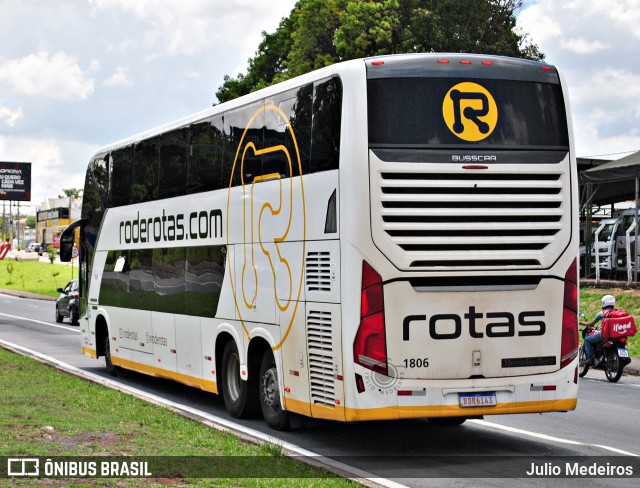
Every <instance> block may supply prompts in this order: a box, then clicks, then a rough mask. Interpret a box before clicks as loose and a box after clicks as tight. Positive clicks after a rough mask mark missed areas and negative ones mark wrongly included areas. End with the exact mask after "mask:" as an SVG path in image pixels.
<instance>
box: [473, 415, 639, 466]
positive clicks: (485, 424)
mask: <svg viewBox="0 0 640 488" xmlns="http://www.w3.org/2000/svg"><path fill="white" fill-rule="evenodd" d="M468 422H473V423H474V424H477V425H481V426H483V427H486V428H488V429H496V430H504V431H506V432H511V433H513V434H520V435H526V436H529V437H535V438H536V439H542V440H545V441H550V442H558V443H560V444H571V445H574V446H591V447H597V448H599V449H604V450H605V451H611V452H615V453H616V454H622V455H624V456H633V457H640V455H639V454H634V453H632V452H629V451H623V450H622V449H618V448H616V447H610V446H603V445H600V444H589V443H586V442H578V441H572V440H570V439H562V438H561V437H554V436H550V435H546V434H539V433H538V432H531V431H530V430H524V429H518V428H516V427H509V426H507V425H500V424H496V423H494V422H487V421H486V420H474V419H472V420H468Z"/></svg>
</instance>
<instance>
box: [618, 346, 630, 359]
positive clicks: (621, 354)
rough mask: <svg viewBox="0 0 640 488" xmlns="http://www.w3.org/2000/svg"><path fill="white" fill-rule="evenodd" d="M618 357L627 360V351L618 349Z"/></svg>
mask: <svg viewBox="0 0 640 488" xmlns="http://www.w3.org/2000/svg"><path fill="white" fill-rule="evenodd" d="M618 356H619V357H621V358H628V357H629V351H627V350H626V349H625V348H624V347H620V348H618Z"/></svg>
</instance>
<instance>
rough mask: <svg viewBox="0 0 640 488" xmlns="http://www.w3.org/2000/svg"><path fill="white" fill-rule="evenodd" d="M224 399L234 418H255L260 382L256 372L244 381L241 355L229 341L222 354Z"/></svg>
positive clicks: (257, 410)
mask: <svg viewBox="0 0 640 488" xmlns="http://www.w3.org/2000/svg"><path fill="white" fill-rule="evenodd" d="M220 379H221V382H222V385H221V390H222V399H223V400H224V405H225V407H226V409H227V412H228V413H229V415H231V416H232V417H234V418H237V419H240V418H248V417H255V416H256V415H257V414H258V412H259V407H258V382H257V377H256V374H255V372H252V374H250V375H249V379H248V380H247V381H244V380H243V379H242V378H241V377H240V354H239V353H238V347H237V346H236V343H235V342H234V341H229V342H228V343H227V344H226V346H225V348H224V353H223V354H222V377H221V378H220Z"/></svg>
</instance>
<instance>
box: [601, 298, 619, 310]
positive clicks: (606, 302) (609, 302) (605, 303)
mask: <svg viewBox="0 0 640 488" xmlns="http://www.w3.org/2000/svg"><path fill="white" fill-rule="evenodd" d="M615 306H616V297H614V296H613V295H605V296H603V297H602V308H606V307H615Z"/></svg>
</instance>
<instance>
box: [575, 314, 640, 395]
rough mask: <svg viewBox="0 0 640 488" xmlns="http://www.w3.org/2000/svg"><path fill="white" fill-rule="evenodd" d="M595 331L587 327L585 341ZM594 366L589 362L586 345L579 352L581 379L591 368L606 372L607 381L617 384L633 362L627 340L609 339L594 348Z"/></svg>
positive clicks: (583, 332) (584, 334) (583, 334)
mask: <svg viewBox="0 0 640 488" xmlns="http://www.w3.org/2000/svg"><path fill="white" fill-rule="evenodd" d="M594 330H595V329H594V328H593V327H585V328H584V329H583V331H582V338H583V339H584V338H585V337H587V336H588V335H589V334H591V332H592V331H594ZM593 357H594V364H593V365H590V364H589V363H588V361H587V352H586V350H585V348H584V344H582V345H581V346H580V351H579V368H580V373H579V374H580V377H581V378H582V377H583V376H584V375H586V374H587V372H588V371H589V368H594V369H601V370H604V373H605V375H606V376H607V379H608V380H609V381H610V382H611V383H615V382H616V381H618V380H619V379H620V377H621V376H622V370H623V369H624V367H625V366H626V365H627V364H629V363H630V362H631V358H630V357H629V351H628V350H627V338H626V337H620V338H618V339H609V340H606V341H604V342H602V343H601V344H597V345H594V346H593Z"/></svg>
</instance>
